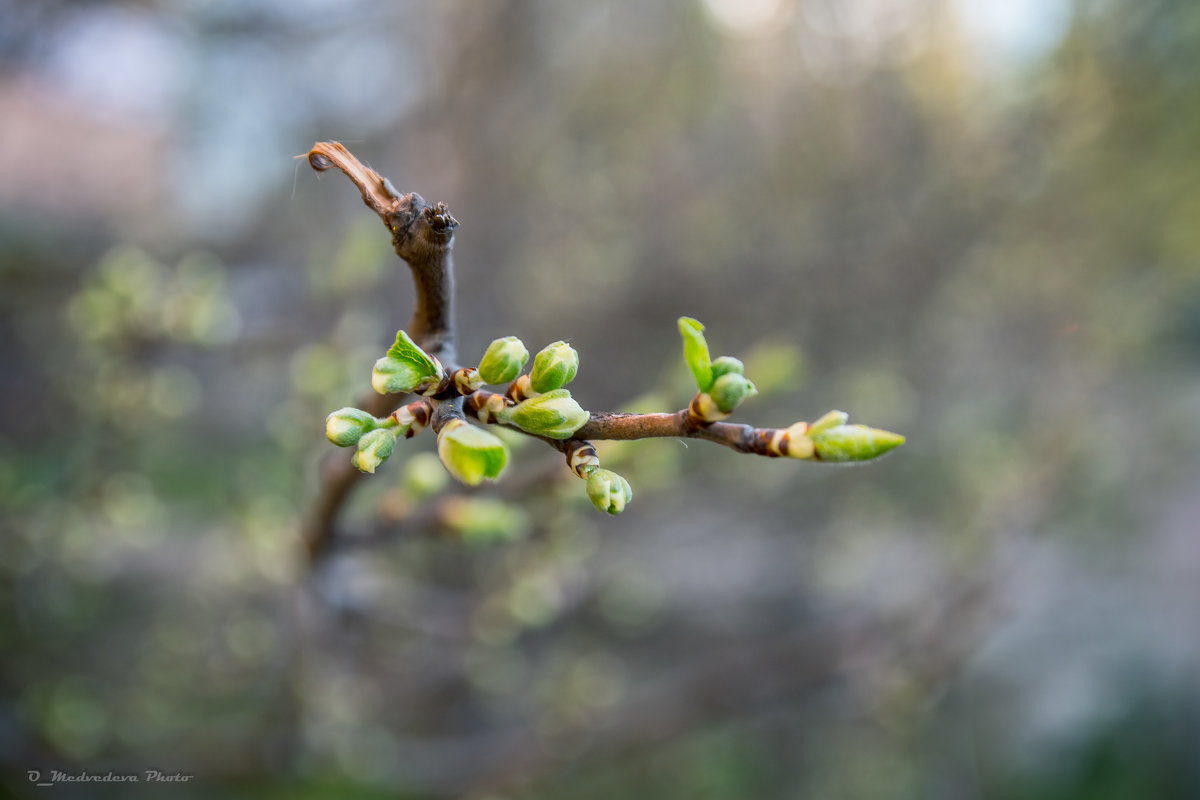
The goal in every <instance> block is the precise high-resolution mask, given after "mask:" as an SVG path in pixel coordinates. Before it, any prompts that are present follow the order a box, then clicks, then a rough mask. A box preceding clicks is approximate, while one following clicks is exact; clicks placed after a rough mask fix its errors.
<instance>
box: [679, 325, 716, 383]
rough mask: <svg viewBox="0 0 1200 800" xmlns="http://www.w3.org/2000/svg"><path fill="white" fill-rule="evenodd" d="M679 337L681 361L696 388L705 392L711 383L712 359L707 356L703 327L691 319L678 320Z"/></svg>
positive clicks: (706, 343)
mask: <svg viewBox="0 0 1200 800" xmlns="http://www.w3.org/2000/svg"><path fill="white" fill-rule="evenodd" d="M679 335H680V336H682V337H683V360H684V361H686V362H687V365H688V369H690V370H691V371H692V376H693V377H694V378H695V379H696V386H697V387H698V388H699V389H700V391H702V392H707V391H708V390H709V389H710V388H711V387H712V383H713V375H712V359H711V358H710V357H709V355H708V342H706V341H705V340H704V326H703V325H702V324H700V322H699V321H698V320H694V319H692V318H691V317H680V318H679Z"/></svg>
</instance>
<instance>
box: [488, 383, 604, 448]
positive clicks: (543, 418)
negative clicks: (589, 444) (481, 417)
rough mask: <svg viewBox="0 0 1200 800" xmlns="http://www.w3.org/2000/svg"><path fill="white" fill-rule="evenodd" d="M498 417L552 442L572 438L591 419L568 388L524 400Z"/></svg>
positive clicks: (503, 411)
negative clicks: (548, 438)
mask: <svg viewBox="0 0 1200 800" xmlns="http://www.w3.org/2000/svg"><path fill="white" fill-rule="evenodd" d="M496 416H497V418H498V419H499V420H500V421H501V422H506V423H508V424H510V425H516V426H517V427H518V428H520V429H521V430H523V431H525V432H526V433H532V434H536V435H538V436H548V437H550V438H551V439H570V438H571V434H573V433H575V431H577V430H579V429H580V428H582V427H583V425H584V423H586V422H587V421H588V419H590V418H591V415H590V414H588V412H587V411H585V410H584V409H583V408H582V407H581V406H580V405H579V403H577V402H575V399H574V398H572V397H571V393H570V392H569V391H567V390H566V389H555V390H554V391H552V392H546V393H545V394H540V395H538V396H537V397H530V398H528V399H527V400H522V401H521V402H519V403H517V404H516V405H515V406H510V407H508V408H505V409H503V410H502V411H500V412H499V413H498V414H497V415H496Z"/></svg>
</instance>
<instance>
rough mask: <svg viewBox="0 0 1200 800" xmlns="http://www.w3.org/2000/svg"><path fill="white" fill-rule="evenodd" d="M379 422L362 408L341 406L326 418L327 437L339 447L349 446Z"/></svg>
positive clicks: (356, 442)
mask: <svg viewBox="0 0 1200 800" xmlns="http://www.w3.org/2000/svg"><path fill="white" fill-rule="evenodd" d="M378 424H379V420H377V419H375V417H373V416H371V415H370V414H368V413H367V412H365V411H363V410H362V409H360V408H349V407H347V408H339V409H338V410H337V411H335V412H333V413H332V414H330V415H329V416H328V417H326V418H325V438H327V439H329V441H331V442H333V443H334V444H336V445H337V446H338V447H349V446H351V445H353V444H358V440H359V439H361V438H362V436H363V434H365V433H367V432H368V431H371V430H374V429H375V428H376V426H377V425H378Z"/></svg>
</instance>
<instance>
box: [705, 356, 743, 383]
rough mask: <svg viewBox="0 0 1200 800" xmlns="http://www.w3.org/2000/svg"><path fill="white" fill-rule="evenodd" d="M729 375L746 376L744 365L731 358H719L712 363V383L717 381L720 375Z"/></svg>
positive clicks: (739, 360) (738, 360)
mask: <svg viewBox="0 0 1200 800" xmlns="http://www.w3.org/2000/svg"><path fill="white" fill-rule="evenodd" d="M730 373H733V374H734V375H744V374H746V365H745V364H743V363H742V362H741V359H737V358H734V357H733V356H721V357H720V358H718V359H716V360H714V361H713V362H712V376H713V380H714V381H715V380H719V379H720V377H721V376H722V375H728V374H730Z"/></svg>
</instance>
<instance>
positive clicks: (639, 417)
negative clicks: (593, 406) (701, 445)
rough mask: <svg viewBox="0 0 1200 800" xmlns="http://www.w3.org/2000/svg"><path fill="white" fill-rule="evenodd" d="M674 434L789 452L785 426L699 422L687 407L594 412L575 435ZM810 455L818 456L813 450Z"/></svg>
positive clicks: (758, 451) (761, 452)
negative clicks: (667, 411)
mask: <svg viewBox="0 0 1200 800" xmlns="http://www.w3.org/2000/svg"><path fill="white" fill-rule="evenodd" d="M666 437H677V438H681V439H703V440H705V441H707V442H716V443H717V444H722V445H725V446H726V447H729V448H732V449H734V450H736V451H738V452H739V453H747V454H749V455H757V456H766V457H767V458H777V457H779V456H786V455H787V454H788V445H789V443H790V439H791V436H790V434H789V431H788V430H786V429H784V428H755V427H752V426H750V425H737V424H734V423H730V422H709V423H700V424H698V423H697V422H696V421H695V420H694V418H693V417H692V415H691V413H690V410H689V409H686V408H685V409H684V410H683V411H676V412H674V413H673V414H617V413H612V412H601V413H593V414H592V415H591V419H590V420H588V421H587V423H585V424H584V426H583V427H582V428H580V429H579V430H577V431H575V436H574V437H573V438H576V439H592V440H595V439H620V440H630V439H655V438H666ZM811 458H814V459H819V456H818V455H817V454H816V453H815V452H814V453H813V454H812V456H811Z"/></svg>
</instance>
